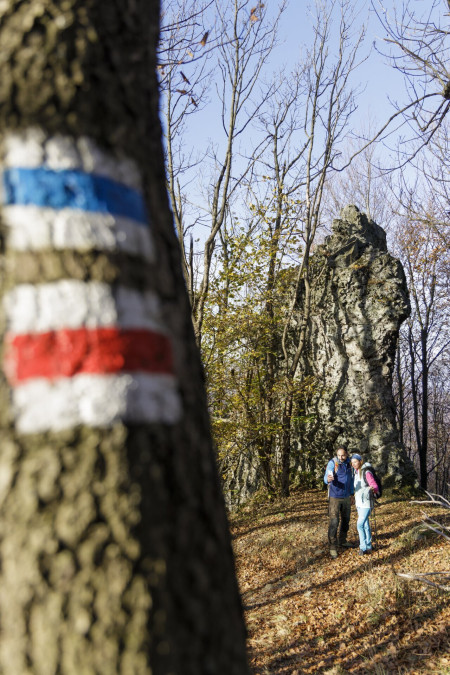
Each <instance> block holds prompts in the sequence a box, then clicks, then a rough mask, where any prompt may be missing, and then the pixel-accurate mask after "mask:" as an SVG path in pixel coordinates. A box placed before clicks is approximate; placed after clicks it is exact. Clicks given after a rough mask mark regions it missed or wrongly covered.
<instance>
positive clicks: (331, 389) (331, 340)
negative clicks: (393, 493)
mask: <svg viewBox="0 0 450 675" xmlns="http://www.w3.org/2000/svg"><path fill="white" fill-rule="evenodd" d="M304 299H305V288H304V287H303V288H302V289H301V290H300V293H299V296H298V299H297V312H296V316H294V321H293V330H292V337H293V338H294V337H295V333H296V324H298V322H299V320H300V317H301V313H302V308H303V305H304ZM409 311H410V307H409V299H408V289H407V286H406V280H405V275H404V272H403V268H402V265H401V263H400V262H399V261H398V260H397V259H395V258H394V257H392V256H391V255H390V254H389V252H388V250H387V246H386V234H385V232H384V230H383V229H382V228H381V227H379V226H378V225H377V224H376V223H374V222H373V221H370V220H368V218H367V217H366V216H365V215H364V214H362V213H360V211H359V210H358V209H357V208H356V207H355V206H348V207H346V208H345V209H343V210H342V212H341V215H340V218H339V219H336V220H334V221H333V225H332V234H331V236H329V237H327V238H326V239H325V243H324V244H323V245H321V246H319V247H318V249H317V251H316V252H315V254H314V255H313V257H312V259H311V316H310V321H309V324H308V338H307V345H306V350H305V352H304V354H303V358H302V361H301V364H300V368H299V372H298V378H299V379H304V378H305V377H309V378H311V382H312V383H313V386H312V387H311V389H310V394H309V395H308V398H307V399H305V400H304V401H303V402H302V404H301V405H302V407H303V412H304V414H305V416H306V419H307V420H308V422H307V423H306V425H305V424H304V422H302V423H301V424H299V425H298V429H297V431H296V437H295V441H294V453H293V460H294V462H296V463H297V464H296V465H297V467H298V470H300V471H308V470H309V471H315V472H316V473H317V474H318V473H320V472H321V471H323V466H322V464H324V461H325V460H326V459H327V458H329V457H331V456H333V454H334V453H335V449H336V447H337V445H338V444H345V445H346V446H347V447H348V449H349V452H359V453H360V454H362V455H363V457H364V459H369V460H370V461H371V462H372V463H373V464H374V465H375V466H376V467H377V468H378V469H379V471H380V473H381V474H384V476H385V479H384V482H385V484H386V485H387V486H389V485H390V486H395V485H400V484H402V483H404V482H410V481H411V479H412V477H413V469H412V466H411V463H410V462H409V460H408V459H407V457H406V454H405V452H404V450H403V448H402V447H401V445H400V443H399V439H398V431H397V427H396V420H395V405H394V399H393V394H392V371H393V367H394V360H395V351H396V344H397V338H398V331H399V328H400V325H401V323H402V322H403V321H404V320H405V318H406V317H407V316H408V315H409ZM303 419H305V418H303Z"/></svg>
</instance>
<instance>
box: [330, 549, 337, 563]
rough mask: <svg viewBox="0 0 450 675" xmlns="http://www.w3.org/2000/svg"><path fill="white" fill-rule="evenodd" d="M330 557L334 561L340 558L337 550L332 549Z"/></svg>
mask: <svg viewBox="0 0 450 675" xmlns="http://www.w3.org/2000/svg"><path fill="white" fill-rule="evenodd" d="M330 555H331V557H332V558H333V560H336V558H337V557H338V552H337V551H336V549H335V548H330Z"/></svg>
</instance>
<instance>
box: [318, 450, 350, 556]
mask: <svg viewBox="0 0 450 675" xmlns="http://www.w3.org/2000/svg"><path fill="white" fill-rule="evenodd" d="M323 481H324V483H325V485H328V497H329V505H328V515H329V518H330V522H329V526H328V541H329V543H330V555H331V557H332V558H337V556H338V553H337V547H338V544H339V546H342V547H344V548H352V545H351V544H349V543H347V533H348V528H349V525H350V502H351V497H352V495H353V493H354V488H353V469H352V467H351V464H350V460H349V457H348V453H347V450H346V448H343V447H340V448H338V449H337V453H336V457H334V458H333V459H330V461H329V462H328V464H327V468H326V469H325V475H324V477H323ZM339 522H340V527H339ZM338 527H339V537H338Z"/></svg>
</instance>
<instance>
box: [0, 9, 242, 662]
mask: <svg viewBox="0 0 450 675" xmlns="http://www.w3.org/2000/svg"><path fill="white" fill-rule="evenodd" d="M158 17H159V3H158V1H157V0H134V1H132V0H116V2H112V3H107V2H102V0H83V1H82V2H81V1H80V0H65V1H64V2H60V1H59V0H39V1H37V0H7V1H6V2H3V3H1V4H0V54H1V57H0V132H1V147H0V153H1V158H2V166H3V169H4V171H3V208H2V224H1V232H2V241H3V244H4V256H3V261H2V265H1V275H2V293H3V310H4V311H3V321H2V332H3V333H6V334H5V335H4V341H3V349H2V360H3V363H4V375H3V376H2V378H1V381H0V398H1V400H0V425H1V452H0V560H1V580H0V672H3V673H8V675H24V674H25V673H39V674H45V675H51V674H52V673H64V674H69V673H71V674H77V675H79V674H80V673H101V674H102V675H108V674H111V675H112V674H117V673H130V674H131V673H133V674H138V673H146V674H149V673H156V674H162V673H165V674H167V675H168V674H169V673H173V674H175V673H183V675H184V674H190V673H192V674H193V675H198V674H199V673H227V674H228V673H236V674H238V673H239V674H240V673H246V672H247V667H246V661H245V629H244V624H243V620H242V614H241V605H240V600H239V594H238V589H237V584H236V580H235V574H234V566H233V557H232V551H231V546H230V540H229V535H228V530H227V522H226V515H225V511H224V506H223V502H222V497H221V494H220V489H219V484H218V480H217V476H216V468H215V465H214V458H213V451H212V445H211V441H210V436H209V422H208V416H207V408H206V401H205V396H204V390H203V383H202V373H201V366H200V362H199V357H198V352H197V348H196V345H195V339H194V335H193V331H192V326H191V321H190V307H189V302H188V300H187V296H186V292H185V289H184V283H183V278H182V273H181V265H180V257H179V250H178V245H177V241H176V237H175V234H174V230H173V224H172V220H171V216H170V211H169V208H168V204H167V196H166V192H165V184H164V164H163V155H162V148H161V130H160V124H159V119H158V94H157V84H156V78H155V52H156V48H155V46H156V41H157V33H158V26H157V23H158ZM139 183H140V184H141V185H142V186H143V187H142V190H141V189H140V188H139V187H138V185H139ZM148 223H150V227H149V226H148Z"/></svg>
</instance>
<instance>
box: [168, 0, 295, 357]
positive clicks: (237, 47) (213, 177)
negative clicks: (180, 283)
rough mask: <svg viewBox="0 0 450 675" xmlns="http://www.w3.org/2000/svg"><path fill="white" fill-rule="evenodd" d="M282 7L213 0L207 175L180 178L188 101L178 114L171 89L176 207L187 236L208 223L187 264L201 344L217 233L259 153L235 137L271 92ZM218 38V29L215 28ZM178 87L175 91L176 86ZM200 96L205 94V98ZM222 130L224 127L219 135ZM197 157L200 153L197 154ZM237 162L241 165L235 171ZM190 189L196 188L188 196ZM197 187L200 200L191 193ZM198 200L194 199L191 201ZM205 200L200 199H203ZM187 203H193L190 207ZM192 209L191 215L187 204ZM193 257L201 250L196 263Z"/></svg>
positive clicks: (171, 180) (187, 251)
mask: <svg viewBox="0 0 450 675" xmlns="http://www.w3.org/2000/svg"><path fill="white" fill-rule="evenodd" d="M282 11H283V7H281V8H280V10H279V12H278V13H277V14H276V16H275V19H273V17H272V18H271V19H270V20H269V17H268V16H267V9H266V8H265V6H264V3H258V4H257V5H255V6H254V7H251V2H250V0H241V1H239V0H230V1H229V2H226V3H219V2H215V4H214V14H215V17H216V25H215V33H216V38H215V39H216V43H217V45H218V46H217V50H216V52H215V61H214V65H215V67H216V69H217V71H218V73H219V74H220V75H219V78H218V79H217V80H216V83H215V86H216V92H215V97H216V99H217V100H218V101H219V102H220V106H221V111H220V118H218V120H217V129H218V133H217V135H216V137H215V138H214V140H213V141H212V142H211V144H210V145H209V148H208V149H207V151H206V153H205V154H204V155H203V156H202V157H201V182H202V187H200V186H199V185H198V181H197V180H195V181H194V179H193V178H192V173H191V174H190V176H189V177H187V176H186V177H185V182H184V184H182V183H181V181H179V180H178V176H179V174H180V167H181V165H182V161H180V154H179V153H178V156H177V157H176V156H175V153H174V152H172V151H171V149H173V147H174V143H175V142H176V136H177V133H178V132H179V131H180V121H181V120H183V119H184V116H185V114H186V112H188V109H187V108H186V109H185V110H184V111H183V112H182V113H181V114H180V115H179V116H178V117H177V116H176V115H175V114H174V111H175V108H176V106H177V105H179V103H180V102H179V99H177V98H176V97H175V98H174V91H173V88H172V89H169V90H168V91H167V92H166V104H167V105H166V111H167V112H166V135H167V147H168V148H169V154H168V160H169V163H168V187H169V194H170V200H171V203H172V208H173V210H174V212H175V213H176V223H177V229H178V236H179V238H180V239H183V240H185V238H186V236H189V235H190V231H191V228H192V225H193V224H195V225H197V227H199V228H201V227H203V228H205V229H204V231H205V232H206V234H205V236H204V237H201V239H202V241H201V244H202V245H203V252H202V253H200V254H196V253H195V252H194V249H193V242H192V240H191V241H190V243H189V244H188V245H187V246H186V245H185V244H183V245H182V246H183V250H184V270H185V278H186V282H187V286H188V289H189V294H190V299H191V306H192V319H193V323H194V330H195V334H196V337H197V343H198V344H199V345H200V344H201V339H202V327H203V320H204V308H205V303H206V300H207V297H208V292H209V284H210V276H211V266H212V263H213V255H214V249H215V245H216V239H217V236H218V233H219V232H220V230H221V228H222V226H223V224H224V222H225V220H226V218H227V216H228V214H229V210H230V207H231V202H232V200H233V195H234V193H235V192H236V190H237V189H238V188H239V186H241V185H242V183H243V181H244V178H245V176H246V175H247V174H248V172H249V171H250V168H251V166H252V165H253V162H254V157H253V156H252V157H251V158H250V159H245V158H243V157H240V158H239V161H236V160H237V154H238V149H237V143H238V141H239V139H240V137H242V136H243V135H244V134H245V132H246V131H247V130H248V129H249V127H250V126H251V124H252V121H253V120H254V118H255V115H256V113H257V111H258V109H259V107H260V106H261V104H262V100H264V99H266V98H267V97H268V96H269V93H268V92H266V93H262V94H261V92H260V86H261V83H260V78H261V75H262V72H263V68H264V65H265V63H266V62H267V59H268V58H269V55H270V53H271V51H272V48H273V46H274V44H275V41H276V36H277V26H278V22H279V17H280V13H281V12H282ZM212 37H213V39H214V35H212ZM208 40H209V36H208ZM175 93H176V92H175ZM199 100H201V98H200V99H199ZM219 130H220V135H219ZM197 160H198V156H197ZM233 167H235V170H236V172H235V173H234V172H233ZM189 193H190V195H191V196H189ZM192 193H195V194H196V200H195V199H194V198H193V197H192ZM192 202H194V203H195V206H194V207H193V206H192ZM199 203H201V204H202V205H201V206H198V205H197V204H199ZM189 204H191V206H190V208H189ZM188 210H189V216H190V217H191V221H190V222H189V220H188V218H189V216H187V215H186V212H187V211H188ZM194 257H197V258H199V264H198V267H197V274H198V278H196V269H195V261H194Z"/></svg>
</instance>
